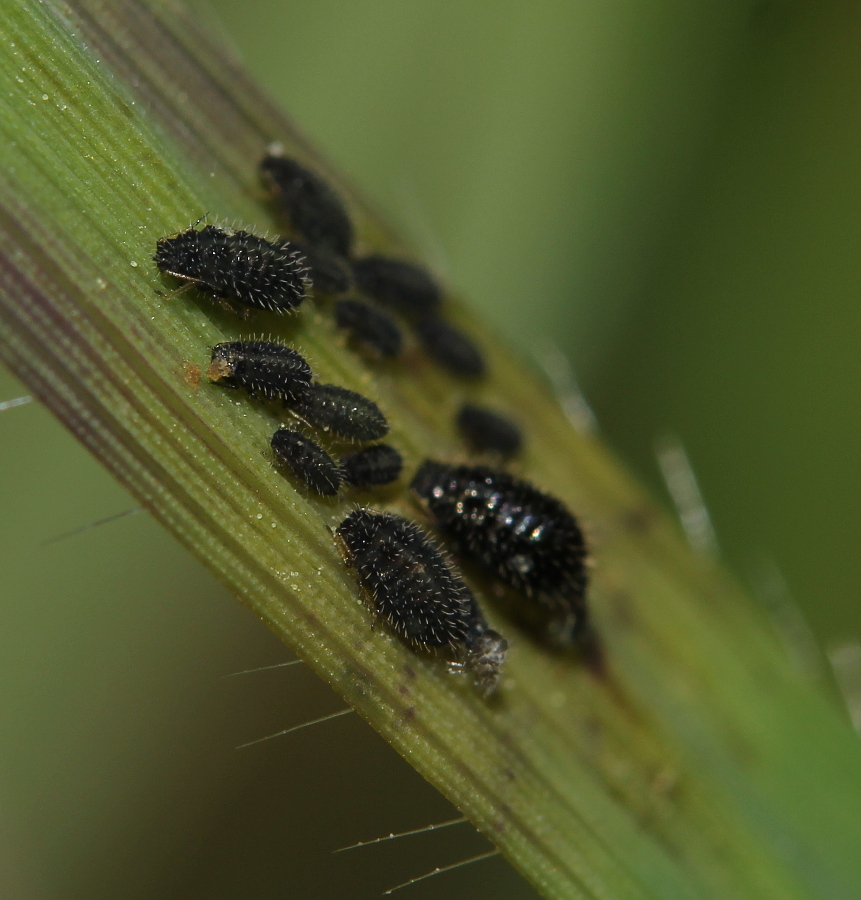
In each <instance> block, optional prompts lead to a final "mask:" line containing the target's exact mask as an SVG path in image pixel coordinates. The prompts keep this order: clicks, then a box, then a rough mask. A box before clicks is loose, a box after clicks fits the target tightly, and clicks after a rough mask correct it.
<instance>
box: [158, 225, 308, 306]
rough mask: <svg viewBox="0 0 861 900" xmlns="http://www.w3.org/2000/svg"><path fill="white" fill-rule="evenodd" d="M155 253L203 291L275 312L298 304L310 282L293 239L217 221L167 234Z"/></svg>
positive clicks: (168, 269)
mask: <svg viewBox="0 0 861 900" xmlns="http://www.w3.org/2000/svg"><path fill="white" fill-rule="evenodd" d="M153 259H154V260H155V263H156V265H157V266H158V267H159V269H161V271H162V272H166V273H167V274H168V275H173V276H174V277H175V278H181V279H183V280H184V281H189V282H191V283H192V284H194V286H195V287H196V288H198V289H199V290H201V291H203V292H204V293H207V294H210V295H211V296H213V297H217V298H219V299H224V300H236V301H237V302H239V303H242V304H244V305H246V306H251V307H254V308H255V309H266V310H269V311H270V312H278V313H283V312H287V311H289V310H291V309H295V308H296V307H297V306H299V304H300V303H302V301H303V300H304V299H305V295H306V292H307V287H308V282H307V278H306V270H305V265H304V261H303V258H302V257H301V256H300V255H299V254H298V253H296V252H295V251H293V250H291V249H290V245H289V244H285V243H283V242H282V243H278V244H273V243H272V242H271V241H267V240H266V239H265V238H262V237H257V235H254V234H249V233H248V232H247V231H223V230H222V229H221V228H216V227H215V226H214V225H205V226H204V227H203V228H201V229H200V230H198V229H196V228H194V227H192V228H188V229H186V230H185V231H181V232H180V233H179V234H175V235H173V236H172V237H165V238H162V239H161V240H160V241H158V243H157V244H156V253H155V256H154V257H153Z"/></svg>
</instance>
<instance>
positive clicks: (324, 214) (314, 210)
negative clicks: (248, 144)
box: [260, 148, 353, 256]
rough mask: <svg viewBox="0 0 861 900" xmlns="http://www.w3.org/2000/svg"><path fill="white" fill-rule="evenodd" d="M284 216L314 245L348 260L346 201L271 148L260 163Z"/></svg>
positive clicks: (350, 240)
mask: <svg viewBox="0 0 861 900" xmlns="http://www.w3.org/2000/svg"><path fill="white" fill-rule="evenodd" d="M260 171H261V172H262V173H263V176H264V178H266V180H267V181H268V182H269V184H270V186H271V187H272V190H273V192H274V194H275V196H276V198H277V199H278V202H279V203H280V205H281V208H282V209H283V211H284V213H285V215H286V216H287V218H288V219H289V220H290V222H291V223H292V225H293V227H294V228H295V229H296V230H297V231H298V232H299V233H300V234H301V235H302V236H303V237H304V238H305V240H307V241H308V242H309V243H311V244H315V245H321V246H326V247H329V248H331V249H332V250H334V251H335V253H338V254H340V255H341V256H349V254H350V248H351V246H352V243H353V223H352V222H351V221H350V216H349V213H348V212H347V209H346V207H345V206H344V203H343V201H342V200H341V198H340V197H339V196H338V194H337V192H336V191H335V190H334V188H332V187H331V185H329V183H328V182H327V181H325V180H324V179H323V178H321V177H320V176H319V175H317V174H316V173H315V172H312V171H311V170H310V169H306V168H305V166H303V165H301V164H300V163H298V162H297V161H296V160H295V159H291V158H290V157H289V156H284V155H283V154H282V153H280V152H276V148H272V149H271V150H270V152H269V153H267V154H266V156H264V157H263V160H262V161H261V163H260Z"/></svg>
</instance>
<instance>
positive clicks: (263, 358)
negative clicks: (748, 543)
mask: <svg viewBox="0 0 861 900" xmlns="http://www.w3.org/2000/svg"><path fill="white" fill-rule="evenodd" d="M260 171H261V173H262V175H263V177H264V180H265V182H266V183H267V185H268V186H269V188H270V190H271V193H272V196H273V199H274V200H275V201H276V202H277V204H278V207H279V209H280V211H281V213H282V214H283V216H284V218H285V219H286V220H287V222H288V224H289V226H290V229H291V233H292V234H295V239H294V237H293V236H291V237H290V238H289V239H287V238H283V237H282V238H278V239H277V240H274V241H270V240H266V239H264V238H262V237H257V236H255V235H253V234H250V233H248V232H246V231H226V230H223V229H220V228H217V227H215V226H213V225H206V226H204V227H202V228H198V227H197V224H198V223H196V224H195V225H193V226H192V227H191V228H189V229H187V230H186V231H183V232H180V233H179V234H176V235H173V236H171V237H166V238H162V239H161V240H159V241H158V244H157V247H156V255H155V257H154V259H155V262H156V264H157V266H158V268H159V269H160V270H161V271H162V272H164V273H166V274H169V275H172V276H174V277H176V278H179V279H181V280H183V281H185V282H187V283H189V284H191V285H193V286H194V287H196V288H198V289H199V290H201V291H203V292H204V293H206V294H209V295H210V296H211V297H213V298H216V299H218V300H221V301H224V302H225V303H226V304H227V305H228V308H231V309H234V308H235V307H233V304H234V303H238V304H241V305H243V306H246V307H251V308H255V309H260V310H266V311H269V312H275V313H284V312H289V311H292V310H295V309H296V308H297V307H298V306H300V304H301V303H302V302H303V301H304V299H305V298H306V296H308V295H309V293H310V291H311V289H312V288H313V289H314V290H315V291H316V293H317V295H318V296H319V295H323V296H324V297H325V296H329V297H332V298H333V299H334V300H335V304H334V310H333V312H334V316H333V317H334V321H335V324H336V325H337V327H338V328H339V329H342V330H344V331H346V332H347V333H348V335H349V337H350V340H351V341H352V343H353V344H354V345H357V346H358V347H360V348H362V349H364V350H365V351H369V352H370V353H371V354H372V355H373V356H375V357H376V358H383V359H396V358H397V357H399V356H400V355H401V354H402V352H403V348H404V346H405V341H404V332H403V327H404V326H405V325H407V326H409V327H410V328H411V329H412V331H413V333H414V335H415V338H416V339H417V342H418V344H419V345H420V346H421V347H422V348H423V349H424V351H425V353H426V354H427V355H428V356H429V357H430V358H431V359H433V360H434V361H435V362H437V363H439V364H440V365H442V366H443V367H444V368H446V369H448V370H449V371H450V372H451V373H453V374H455V375H457V376H459V377H461V378H464V379H470V380H472V381H476V380H477V379H480V378H482V377H483V376H485V375H486V365H485V361H484V358H483V356H482V354H481V352H480V351H479V349H478V347H477V346H476V344H475V343H474V342H473V341H472V339H471V338H470V337H468V336H467V335H466V334H464V333H463V332H462V331H460V330H459V329H457V328H456V327H454V326H453V325H452V324H451V323H450V322H448V321H446V319H445V318H444V317H443V315H442V306H443V294H442V291H441V289H440V286H439V285H438V284H437V282H436V280H435V279H434V278H433V277H432V276H431V275H430V274H429V273H428V272H426V271H425V270H424V269H422V268H421V267H419V266H417V265H415V264H413V263H411V262H407V261H406V260H403V259H394V258H391V257H388V256H383V255H379V254H360V253H356V251H355V247H354V229H353V223H352V220H351V218H350V216H349V214H348V212H347V208H346V206H345V205H344V203H343V201H342V200H341V198H340V196H339V195H338V193H337V192H336V191H335V190H334V189H333V188H332V187H331V186H330V185H329V184H328V183H327V182H326V181H325V180H324V179H323V178H322V177H320V176H319V175H318V174H316V173H314V172H312V171H310V170H308V169H307V168H306V167H305V166H303V165H302V164H300V163H299V162H297V161H296V160H294V159H291V158H289V157H287V156H285V155H284V154H283V153H282V152H281V151H280V149H279V148H275V147H273V148H270V150H269V152H268V153H267V155H266V156H265V157H264V159H263V160H262V162H261V164H260ZM207 375H208V377H209V379H210V380H211V381H213V382H216V383H218V384H220V385H222V386H224V387H229V388H237V389H241V390H244V391H245V392H246V393H247V394H249V395H250V396H252V397H255V398H257V399H260V400H264V401H270V402H278V403H280V404H281V405H282V406H283V408H285V409H286V410H289V411H290V413H292V414H293V415H294V417H295V418H296V419H297V420H298V421H299V422H300V423H302V430H300V429H299V428H292V427H286V426H285V427H281V428H279V429H278V430H277V431H276V432H275V434H274V435H273V436H272V439H271V449H272V452H273V454H274V457H275V461H276V464H277V465H279V466H282V467H285V468H286V469H289V470H290V471H291V472H292V473H293V475H294V476H295V477H296V478H298V479H299V480H300V481H301V482H302V483H303V484H304V485H305V487H306V488H307V489H309V490H310V491H312V492H314V493H316V494H319V495H322V496H333V495H336V494H338V493H339V492H340V491H341V489H342V488H343V487H350V488H364V489H367V490H374V489H376V488H378V487H380V486H382V485H387V484H391V483H392V482H395V481H397V479H398V478H399V477H400V475H401V472H402V469H403V460H402V458H401V454H400V453H399V452H398V451H397V450H396V449H395V448H394V447H392V446H390V445H389V444H385V443H379V441H380V440H381V439H382V438H383V437H385V436H386V434H387V433H388V431H389V425H388V422H387V420H386V417H385V415H384V414H383V412H382V411H381V410H380V409H379V407H378V406H377V405H376V404H375V403H374V402H373V401H372V400H370V399H369V398H367V397H364V396H362V395H361V394H357V393H355V392H354V391H350V390H348V389H347V388H344V387H341V386H339V385H334V384H321V383H320V382H319V381H317V380H316V378H315V376H314V373H313V371H312V369H311V366H310V365H309V364H308V362H307V361H306V360H305V358H304V357H303V356H302V355H301V354H300V353H299V352H298V351H297V350H295V349H293V348H291V347H286V346H284V345H283V344H280V343H276V342H274V341H264V340H241V341H229V342H225V343H221V344H217V345H216V346H215V347H213V348H211V361H210V366H209V369H208V371H207ZM453 424H454V427H455V429H456V431H457V432H458V433H459V435H460V437H461V439H462V441H463V443H464V445H465V447H466V448H467V449H468V450H469V451H470V452H472V453H477V454H480V456H481V458H482V462H483V464H482V465H459V464H454V463H446V462H437V461H432V460H426V461H425V462H424V463H423V464H422V465H421V466H420V467H419V469H418V471H417V472H416V473H415V475H414V477H413V478H412V482H411V488H412V491H413V494H414V496H415V498H416V499H417V500H418V502H419V503H420V505H421V506H422V508H423V509H424V511H425V512H426V513H427V514H428V515H429V516H430V517H431V518H432V519H433V520H434V522H435V524H436V526H437V527H438V528H439V530H440V531H441V532H442V533H443V534H444V535H445V537H446V538H447V540H448V541H449V542H450V544H451V546H452V548H453V549H454V550H455V551H456V552H457V553H458V554H459V555H461V556H463V557H466V558H469V559H471V560H473V561H475V562H476V563H477V564H478V565H479V566H480V567H482V568H483V569H484V570H485V571H486V572H487V573H488V574H490V575H491V576H492V577H493V578H495V579H496V580H497V581H498V582H500V583H501V584H502V585H504V586H506V587H507V588H509V589H511V590H512V591H513V592H514V593H515V594H516V595H517V596H519V597H520V598H521V602H522V604H523V605H524V606H525V607H526V608H528V609H529V610H532V611H538V613H539V621H540V625H539V627H540V628H541V629H542V630H543V631H544V632H545V636H546V635H548V634H549V635H552V636H553V637H554V639H555V640H556V641H560V640H561V641H562V642H564V643H571V642H572V641H573V640H574V639H575V637H576V635H577V634H578V632H579V631H581V630H582V628H583V625H584V623H585V621H586V603H585V593H586V586H587V576H586V549H585V543H584V540H583V535H582V533H581V531H580V528H579V526H578V525H577V522H576V520H575V519H574V516H573V515H572V514H571V513H570V512H569V511H568V509H567V508H566V507H565V506H564V504H563V503H561V501H559V500H556V499H555V498H553V497H550V496H549V495H547V494H545V493H543V492H541V491H539V490H538V489H537V488H535V487H533V486H532V485H531V484H529V483H528V482H526V481H522V480H520V479H517V478H515V477H514V476H513V475H511V474H509V473H508V472H506V471H505V470H504V469H502V468H499V466H500V465H501V464H502V463H503V462H504V460H505V459H506V458H508V457H512V456H515V455H516V454H518V453H519V452H520V450H521V448H522V445H523V435H522V432H521V430H520V428H519V426H518V425H517V424H515V423H514V422H513V421H512V420H511V419H509V418H508V417H507V416H505V415H503V414H502V413H501V412H498V411H495V410H492V409H489V408H487V407H484V406H481V405H478V404H475V403H464V404H463V405H462V406H461V407H460V409H459V411H458V412H457V414H456V416H455V420H454V423H453ZM309 430H310V431H315V432H317V434H315V436H314V437H311V436H310V435H309V434H307V433H306V431H309ZM339 442H351V443H353V444H354V445H355V444H363V445H365V446H360V447H358V448H350V450H349V452H348V451H347V450H345V449H342V450H341V451H339V452H338V453H337V456H338V457H339V458H337V459H336V458H335V456H333V455H332V452H330V451H331V444H332V443H335V444H338V443H339ZM321 443H322V444H324V445H326V446H328V447H329V449H325V448H324V446H322V445H321ZM484 463H493V465H494V466H496V467H495V468H492V467H490V466H489V465H487V464H484ZM337 535H338V538H339V540H340V542H341V544H342V546H343V549H344V551H345V557H346V561H347V564H348V565H349V566H351V567H352V568H353V569H354V570H355V572H356V576H357V578H358V581H359V583H360V585H361V587H362V588H363V590H364V592H365V593H366V594H367V595H368V596H369V597H370V598H371V601H372V604H373V610H374V614H375V616H376V617H379V618H382V619H384V620H385V621H386V622H387V624H388V625H389V627H390V628H391V629H392V630H393V631H395V632H396V633H397V634H398V635H399V636H400V637H401V638H403V639H404V640H405V641H407V642H408V643H409V644H411V645H412V646H414V647H416V648H423V649H426V650H431V651H443V652H445V653H447V655H448V658H449V663H450V665H451V666H452V667H453V668H456V669H460V670H465V671H468V672H469V673H470V674H471V675H472V677H473V679H474V681H475V683H476V684H477V685H478V686H479V687H480V688H481V689H482V690H483V691H484V692H485V693H490V692H491V691H492V690H493V689H494V688H495V686H496V683H497V680H498V678H499V673H500V669H501V667H502V664H503V662H504V659H505V655H506V651H507V647H508V643H507V641H506V640H505V638H503V637H502V636H500V635H499V634H498V633H497V632H495V631H493V630H492V629H490V628H489V627H488V625H487V622H486V620H485V618H484V615H483V614H482V612H481V609H480V608H479V606H478V603H477V602H476V599H475V597H474V596H473V594H472V592H471V591H470V589H469V587H468V586H467V585H466V583H465V582H464V580H463V578H462V577H461V575H460V573H459V572H458V570H457V568H456V567H455V565H454V563H453V562H452V560H451V559H450V558H448V557H447V556H446V555H445V554H444V553H443V552H442V551H441V550H440V549H439V548H438V547H437V546H436V544H435V543H434V541H433V540H432V539H431V538H430V536H429V535H428V534H427V533H425V532H424V531H423V530H422V529H421V528H420V527H419V526H418V525H417V524H415V523H414V522H411V521H409V520H408V519H404V518H402V517H400V516H396V515H392V514H391V513H385V512H379V511H375V510H372V509H367V508H360V509H356V510H354V511H353V512H352V513H351V514H350V515H349V516H347V518H346V519H344V521H343V522H341V524H340V526H339V527H338V529H337ZM526 619H527V621H529V620H530V617H529V616H527V617H526Z"/></svg>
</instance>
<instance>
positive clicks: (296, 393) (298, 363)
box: [206, 341, 314, 404]
mask: <svg viewBox="0 0 861 900" xmlns="http://www.w3.org/2000/svg"><path fill="white" fill-rule="evenodd" d="M313 374H314V373H313V372H312V371H311V367H310V366H309V365H308V363H307V362H306V361H305V358H304V357H303V356H302V355H301V354H300V353H297V352H296V351H295V350H292V349H291V348H290V347H285V346H284V345H283V344H276V343H274V342H272V341H227V342H225V343H223V344H216V345H215V346H214V347H213V348H212V362H211V364H210V366H209V369H208V370H207V372H206V375H207V377H208V378H209V379H210V380H211V381H215V382H218V383H219V384H223V385H225V386H226V387H231V388H243V389H244V390H246V391H247V392H248V393H249V394H251V396H253V397H262V398H263V399H265V400H283V401H284V402H285V403H287V404H290V403H295V402H296V401H297V400H299V399H300V398H301V397H303V396H304V395H305V394H307V393H308V391H309V390H310V388H311V379H312V377H313Z"/></svg>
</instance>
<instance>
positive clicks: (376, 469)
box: [341, 444, 404, 487]
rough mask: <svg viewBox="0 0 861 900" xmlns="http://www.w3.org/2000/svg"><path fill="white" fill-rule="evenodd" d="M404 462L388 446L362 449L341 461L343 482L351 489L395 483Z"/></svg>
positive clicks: (372, 446) (393, 449)
mask: <svg viewBox="0 0 861 900" xmlns="http://www.w3.org/2000/svg"><path fill="white" fill-rule="evenodd" d="M403 467H404V461H403V459H402V457H401V454H400V453H398V451H397V450H395V448H394V447H392V446H390V445H389V444H372V445H371V446H370V447H363V448H362V449H361V450H357V451H356V452H355V453H351V454H350V455H349V456H345V457H344V458H343V459H342V460H341V470H342V472H343V475H344V481H346V482H347V484H349V485H351V486H352V487H371V486H372V485H378V484H390V483H391V482H393V481H397V479H398V478H399V477H400V474H401V470H402V469H403Z"/></svg>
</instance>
